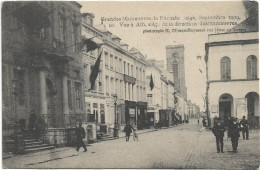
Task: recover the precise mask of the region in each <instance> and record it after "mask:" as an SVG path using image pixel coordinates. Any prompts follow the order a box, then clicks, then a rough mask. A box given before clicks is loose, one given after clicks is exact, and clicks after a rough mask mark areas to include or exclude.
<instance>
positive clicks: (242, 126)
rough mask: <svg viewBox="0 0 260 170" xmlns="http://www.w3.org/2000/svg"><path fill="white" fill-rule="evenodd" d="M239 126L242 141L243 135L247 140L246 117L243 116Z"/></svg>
mask: <svg viewBox="0 0 260 170" xmlns="http://www.w3.org/2000/svg"><path fill="white" fill-rule="evenodd" d="M240 125H241V130H242V135H243V139H245V134H246V140H249V131H248V130H249V123H248V121H247V120H246V117H245V116H243V118H242V120H241V121H240Z"/></svg>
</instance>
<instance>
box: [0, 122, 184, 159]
mask: <svg viewBox="0 0 260 170" xmlns="http://www.w3.org/2000/svg"><path fill="white" fill-rule="evenodd" d="M184 125H186V124H184ZM178 126H183V125H182V124H180V125H174V126H169V127H162V129H154V128H153V129H143V130H137V131H136V133H137V134H145V133H150V132H154V131H157V130H158V131H160V130H163V129H168V128H173V127H178ZM124 137H125V132H119V138H124ZM114 140H117V139H114ZM103 142H106V141H100V142H96V143H93V144H87V146H92V145H95V144H102V143H103ZM62 152H64V155H71V152H75V148H73V147H62V148H55V149H53V150H49V151H41V152H36V153H29V154H25V155H15V154H13V153H4V152H2V159H3V160H9V159H10V158H12V157H14V158H19V159H22V160H23V161H27V162H28V160H27V158H32V157H34V156H37V157H38V156H41V157H42V161H44V160H45V161H47V160H49V156H50V154H53V155H56V157H55V156H52V157H53V158H52V159H59V157H60V155H63V154H56V153H62ZM67 152H68V153H67ZM75 153H77V152H75ZM44 155H45V156H44ZM57 155H59V157H57ZM46 156H47V157H46ZM71 156H73V154H72V155H71ZM75 156H76V155H75Z"/></svg>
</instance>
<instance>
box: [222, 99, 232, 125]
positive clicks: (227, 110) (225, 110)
mask: <svg viewBox="0 0 260 170" xmlns="http://www.w3.org/2000/svg"><path fill="white" fill-rule="evenodd" d="M229 117H231V102H230V101H225V102H219V118H221V120H224V125H225V126H228V118H229Z"/></svg>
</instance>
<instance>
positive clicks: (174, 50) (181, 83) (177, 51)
mask: <svg viewBox="0 0 260 170" xmlns="http://www.w3.org/2000/svg"><path fill="white" fill-rule="evenodd" d="M166 62H167V64H166V66H167V67H166V68H167V71H168V72H171V73H172V74H173V78H174V84H175V89H176V91H177V92H178V93H180V95H181V96H182V97H183V98H184V100H185V101H186V100H187V87H186V84H185V67H184V65H185V64H184V45H182V44H174V45H167V46H166Z"/></svg>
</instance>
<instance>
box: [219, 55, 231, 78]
mask: <svg viewBox="0 0 260 170" xmlns="http://www.w3.org/2000/svg"><path fill="white" fill-rule="evenodd" d="M220 67H221V68H220V70H221V80H230V79H231V61H230V58H229V57H223V58H222V59H221V61H220Z"/></svg>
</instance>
